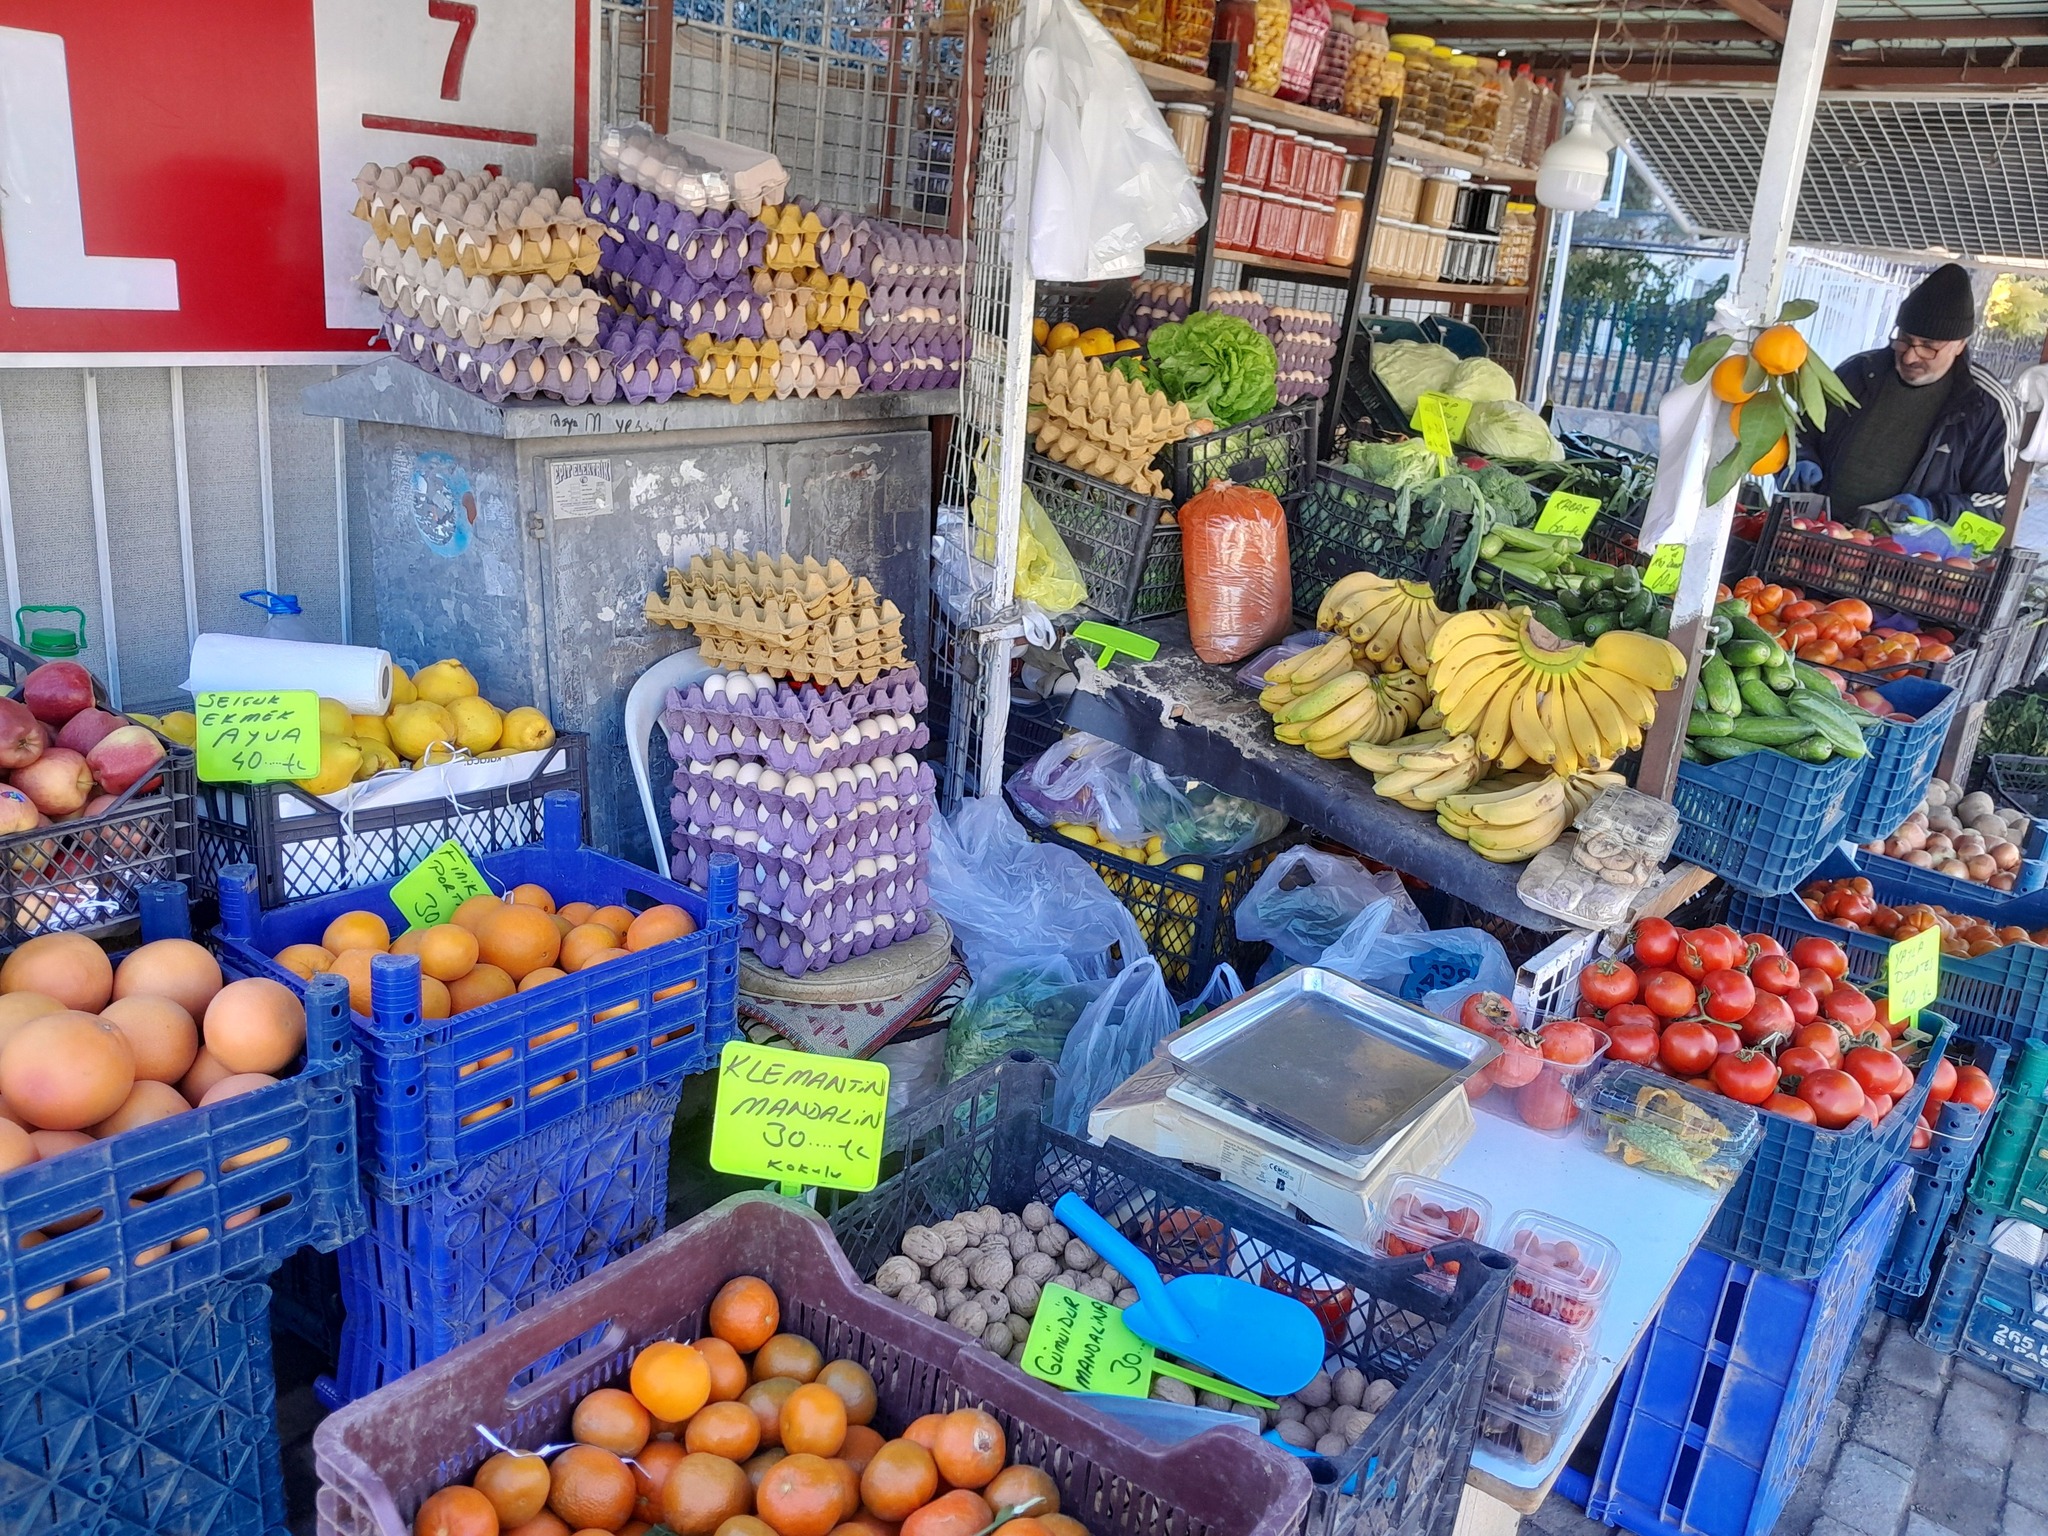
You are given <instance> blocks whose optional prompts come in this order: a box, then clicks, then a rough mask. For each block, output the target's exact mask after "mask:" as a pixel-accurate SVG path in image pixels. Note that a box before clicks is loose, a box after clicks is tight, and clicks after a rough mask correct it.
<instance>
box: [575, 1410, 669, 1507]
mask: <svg viewBox="0 0 2048 1536" xmlns="http://www.w3.org/2000/svg"><path fill="white" fill-rule="evenodd" d="M569 1433H570V1434H572V1435H574V1436H575V1437H576V1438H577V1439H578V1440H581V1441H582V1442H583V1443H584V1444H585V1445H595V1446H600V1447H602V1448H603V1449H605V1450H607V1451H612V1452H615V1453H616V1454H618V1455H620V1456H635V1455H638V1454H639V1452H640V1447H642V1446H643V1445H645V1444H646V1443H647V1437H648V1436H649V1435H651V1434H653V1433H654V1416H653V1415H652V1414H650V1413H649V1412H648V1411H647V1409H646V1406H645V1405H644V1404H642V1403H641V1401H640V1399H639V1398H637V1397H635V1396H634V1395H633V1394H632V1393H630V1392H621V1391H620V1390H619V1389H618V1388H617V1387H599V1388H598V1389H597V1390H596V1391H595V1392H591V1393H587V1394H585V1396H584V1399H583V1401H582V1402H580V1403H578V1404H577V1405H576V1411H575V1413H573V1414H571V1415H570V1417H569ZM621 1518H623V1517H621Z"/></svg>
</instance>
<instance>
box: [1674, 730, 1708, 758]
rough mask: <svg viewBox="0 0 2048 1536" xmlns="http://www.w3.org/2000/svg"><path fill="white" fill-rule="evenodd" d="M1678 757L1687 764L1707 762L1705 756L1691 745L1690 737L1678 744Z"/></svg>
mask: <svg viewBox="0 0 2048 1536" xmlns="http://www.w3.org/2000/svg"><path fill="white" fill-rule="evenodd" d="M1678 755H1679V756H1680V757H1681V758H1683V759H1684V760H1685V761H1686V762H1688V763H1704V762H1705V761H1706V760H1707V757H1706V754H1705V753H1704V752H1702V751H1700V749H1699V748H1698V747H1696V746H1694V745H1693V744H1692V738H1691V737H1690V736H1688V737H1686V738H1685V740H1684V741H1682V742H1680V743H1679V744H1678Z"/></svg>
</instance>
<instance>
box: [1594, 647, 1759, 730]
mask: <svg viewBox="0 0 2048 1536" xmlns="http://www.w3.org/2000/svg"><path fill="white" fill-rule="evenodd" d="M1617 643H1618V642H1617ZM1699 691H1700V692H1701V693H1703V694H1705V695H1706V696H1707V708H1709V709H1711V710H1712V711H1713V712H1714V713H1715V714H1717V715H1739V714H1741V713H1742V694H1741V693H1740V692H1739V691H1738V690H1737V689H1736V686H1735V673H1734V672H1733V670H1731V669H1730V667H1729V665H1728V663H1727V662H1725V661H1723V660H1722V659H1721V658H1720V657H1718V656H1715V657H1713V658H1711V659H1710V660H1707V661H1704V662H1702V663H1700V687H1699Z"/></svg>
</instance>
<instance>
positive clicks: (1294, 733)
mask: <svg viewBox="0 0 2048 1536" xmlns="http://www.w3.org/2000/svg"><path fill="white" fill-rule="evenodd" d="M1273 734H1274V735H1275V736H1276V737H1278V738H1279V739H1280V740H1281V741H1284V742H1286V743H1287V745H1289V746H1290V747H1298V746H1300V745H1301V742H1302V738H1303V737H1304V736H1306V735H1307V734H1308V727H1307V726H1304V725H1276V726H1274V727H1273Z"/></svg>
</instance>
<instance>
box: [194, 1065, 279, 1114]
mask: <svg viewBox="0 0 2048 1536" xmlns="http://www.w3.org/2000/svg"><path fill="white" fill-rule="evenodd" d="M276 1081H277V1079H276V1078H274V1077H272V1076H271V1075H270V1074H269V1073H268V1072H237V1073H235V1075H234V1076H232V1077H224V1078H222V1079H221V1080H220V1081H219V1082H217V1083H215V1084H214V1085H213V1086H212V1087H211V1088H209V1089H207V1090H206V1092H205V1094H204V1095H203V1096H201V1098H200V1100H199V1104H200V1107H201V1108H204V1107H205V1106H206V1105H208V1104H218V1103H220V1102H222V1101H223V1100H225V1099H238V1098H240V1097H241V1096H242V1095H243V1094H245V1093H254V1092H255V1091H256V1090H257V1089H258V1088H268V1087H270V1086H271V1085H272V1084H273V1083H275V1082H276Z"/></svg>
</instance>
